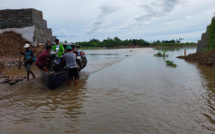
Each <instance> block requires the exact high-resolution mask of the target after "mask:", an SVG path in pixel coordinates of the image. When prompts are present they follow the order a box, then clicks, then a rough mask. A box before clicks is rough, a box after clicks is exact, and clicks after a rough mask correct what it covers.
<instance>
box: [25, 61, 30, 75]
mask: <svg viewBox="0 0 215 134" xmlns="http://www.w3.org/2000/svg"><path fill="white" fill-rule="evenodd" d="M31 65H32V63H26V65H25V70H26V72H28V73H29V72H30V71H31Z"/></svg>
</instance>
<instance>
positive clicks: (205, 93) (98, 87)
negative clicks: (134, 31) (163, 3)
mask: <svg viewBox="0 0 215 134" xmlns="http://www.w3.org/2000/svg"><path fill="white" fill-rule="evenodd" d="M159 51H161V52H163V51H166V54H168V57H164V58H163V57H155V56H154V54H156V53H157V52H159ZM194 52H196V48H187V49H186V54H189V53H194ZM85 53H86V56H87V60H88V63H87V66H86V68H84V69H83V70H82V71H81V73H80V82H79V84H78V86H77V87H73V86H70V87H68V86H66V83H64V84H63V85H62V86H60V87H59V88H57V89H55V90H49V89H48V88H47V87H46V86H45V84H44V83H43V81H42V77H38V78H37V79H35V80H30V81H29V82H26V83H20V84H17V85H15V86H10V87H9V88H8V89H0V92H1V94H0V107H1V108H0V130H1V132H0V133H2V134H6V133H31V134H38V133H40V134H47V133H53V134H59V133H61V134H67V133H68V134H70V133H73V134H85V133H89V134H110V133H112V134H115V133H120V134H131V133H132V134H138V133H143V134H153V133H157V134H160V133H167V134H168V133H169V134H174V133H182V134H183V133H192V134H196V133H201V134H205V133H215V123H214V120H215V119H214V114H215V107H214V104H215V101H214V97H215V92H214V91H215V71H214V69H212V68H210V67H207V66H201V65H198V64H195V63H189V62H186V61H184V60H183V59H178V58H176V57H177V56H181V55H184V49H172V50H171V49H170V50H168V49H165V50H156V49H152V48H141V49H132V51H131V49H102V50H85ZM167 60H169V61H173V62H174V63H175V64H176V65H177V67H176V68H173V67H169V66H167V65H166V61H167Z"/></svg>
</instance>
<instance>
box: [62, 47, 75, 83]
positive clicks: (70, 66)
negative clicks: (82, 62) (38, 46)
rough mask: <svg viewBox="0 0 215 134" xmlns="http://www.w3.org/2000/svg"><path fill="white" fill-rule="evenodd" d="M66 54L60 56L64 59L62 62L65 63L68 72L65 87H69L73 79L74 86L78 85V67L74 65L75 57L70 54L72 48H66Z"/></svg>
mask: <svg viewBox="0 0 215 134" xmlns="http://www.w3.org/2000/svg"><path fill="white" fill-rule="evenodd" d="M66 51H67V52H66V53H65V54H64V55H63V56H62V58H64V60H63V62H65V61H66V67H67V71H68V78H67V85H68V86H69V85H70V84H71V83H70V82H71V80H72V79H73V77H74V78H75V81H74V86H76V85H77V84H78V81H79V74H78V65H77V63H76V55H75V54H74V53H73V52H72V47H71V46H67V47H66Z"/></svg>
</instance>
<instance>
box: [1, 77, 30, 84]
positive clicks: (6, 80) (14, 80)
mask: <svg viewBox="0 0 215 134" xmlns="http://www.w3.org/2000/svg"><path fill="white" fill-rule="evenodd" d="M24 79H26V76H17V75H13V76H9V75H1V76H0V84H9V85H14V84H16V83H18V82H20V81H23V80H24Z"/></svg>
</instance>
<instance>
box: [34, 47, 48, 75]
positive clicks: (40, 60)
mask: <svg viewBox="0 0 215 134" xmlns="http://www.w3.org/2000/svg"><path fill="white" fill-rule="evenodd" d="M50 52H51V46H50V45H47V46H46V50H45V51H43V52H42V53H40V54H39V55H38V57H37V59H36V62H35V64H36V65H37V66H38V68H39V69H40V70H43V71H45V72H47V73H49V70H48V68H47V67H46V66H47V64H48V63H49V58H50Z"/></svg>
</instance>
